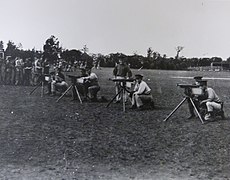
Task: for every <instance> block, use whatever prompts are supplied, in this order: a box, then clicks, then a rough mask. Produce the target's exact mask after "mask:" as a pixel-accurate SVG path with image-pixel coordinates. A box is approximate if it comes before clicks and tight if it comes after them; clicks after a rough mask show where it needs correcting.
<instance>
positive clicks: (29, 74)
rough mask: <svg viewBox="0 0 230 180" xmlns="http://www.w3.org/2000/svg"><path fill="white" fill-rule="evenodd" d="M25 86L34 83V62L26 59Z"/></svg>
mask: <svg viewBox="0 0 230 180" xmlns="http://www.w3.org/2000/svg"><path fill="white" fill-rule="evenodd" d="M23 83H24V85H26V86H29V85H33V82H32V62H31V59H30V58H26V60H25V63H24V82H23Z"/></svg>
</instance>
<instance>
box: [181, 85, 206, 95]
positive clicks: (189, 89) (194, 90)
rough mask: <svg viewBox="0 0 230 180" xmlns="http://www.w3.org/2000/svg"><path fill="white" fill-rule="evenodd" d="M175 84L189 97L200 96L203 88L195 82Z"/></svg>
mask: <svg viewBox="0 0 230 180" xmlns="http://www.w3.org/2000/svg"><path fill="white" fill-rule="evenodd" d="M177 86H179V87H180V88H183V89H184V93H185V95H186V96H189V97H192V96H194V95H196V96H200V95H202V94H203V90H202V89H201V88H200V86H199V85H197V84H177Z"/></svg>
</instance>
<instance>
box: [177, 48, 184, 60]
mask: <svg viewBox="0 0 230 180" xmlns="http://www.w3.org/2000/svg"><path fill="white" fill-rule="evenodd" d="M183 49H184V47H182V46H177V47H176V57H175V59H178V58H179V54H180V52H181V51H182V50H183Z"/></svg>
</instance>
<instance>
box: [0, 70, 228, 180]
mask: <svg viewBox="0 0 230 180" xmlns="http://www.w3.org/2000/svg"><path fill="white" fill-rule="evenodd" d="M94 71H95V72H96V73H97V75H98V77H99V82H100V85H101V91H100V93H99V96H104V97H106V98H107V99H108V100H109V99H111V98H112V97H113V96H114V94H115V92H114V91H115V90H114V83H113V82H112V81H110V80H109V78H112V69H110V68H102V69H101V70H94ZM133 73H134V74H135V73H137V70H133ZM141 73H142V74H144V79H145V80H146V82H147V83H148V84H149V85H150V87H151V88H152V94H153V96H154V101H155V104H156V109H155V110H145V111H135V110H130V109H128V107H130V104H129V103H127V110H126V112H123V111H122V104H111V105H110V106H109V107H108V108H106V105H107V103H90V102H84V103H83V104H80V103H79V102H71V101H70V99H71V96H70V94H69V95H67V96H66V97H64V98H63V99H61V100H60V101H59V102H58V103H57V102H56V100H57V98H58V96H57V97H50V96H44V97H41V96H40V89H38V90H37V91H35V92H34V93H33V94H32V95H29V93H30V92H31V90H32V89H33V87H25V86H4V85H2V86H1V88H0V92H1V93H0V99H1V102H0V111H1V116H0V124H1V126H0V144H1V146H0V172H1V173H0V179H10V180H11V179H17V180H18V179H19V180H20V179H22V180H24V179H25V180H34V179H41V180H46V179H47V180H50V179H54V180H56V179H60V180H63V179H66V180H68V179H92V180H94V179H95V180H97V179H103V180H107V179H122V180H123V179H124V180H126V179H127V180H129V179H149V180H150V179H154V180H155V179H165V180H166V179H171V180H173V179H181V180H182V179H188V180H190V179H191V180H192V179H230V171H229V170H230V147H229V146H230V145H229V144H230V134H229V132H230V123H229V114H228V112H229V109H230V98H229V95H230V92H229V87H230V74H229V72H190V71H158V70H141ZM197 75H201V76H203V77H204V78H205V79H208V84H209V85H210V86H211V87H213V88H214V89H215V91H216V92H217V94H218V95H219V96H220V97H221V99H222V100H223V101H224V110H225V114H226V116H227V118H226V120H220V119H217V120H216V121H214V122H211V123H206V124H201V123H200V121H199V119H198V118H196V119H192V120H188V119H187V117H188V116H189V113H188V106H187V104H186V103H185V104H184V105H183V106H181V107H180V108H179V109H178V111H177V112H176V113H175V114H174V115H173V116H172V117H171V118H170V119H169V120H168V121H166V122H163V120H164V119H165V118H166V117H167V115H168V114H169V113H170V112H171V111H172V110H173V109H174V107H175V106H177V105H178V103H179V102H180V101H181V100H182V99H183V89H181V88H179V87H177V86H176V84H177V83H192V82H193V79H192V77H193V76H197Z"/></svg>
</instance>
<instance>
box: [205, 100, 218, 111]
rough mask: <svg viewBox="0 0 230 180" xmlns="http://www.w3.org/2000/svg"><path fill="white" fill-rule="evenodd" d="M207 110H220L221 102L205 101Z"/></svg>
mask: <svg viewBox="0 0 230 180" xmlns="http://www.w3.org/2000/svg"><path fill="white" fill-rule="evenodd" d="M206 106H207V110H208V112H213V110H214V109H215V110H221V103H216V102H206Z"/></svg>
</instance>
